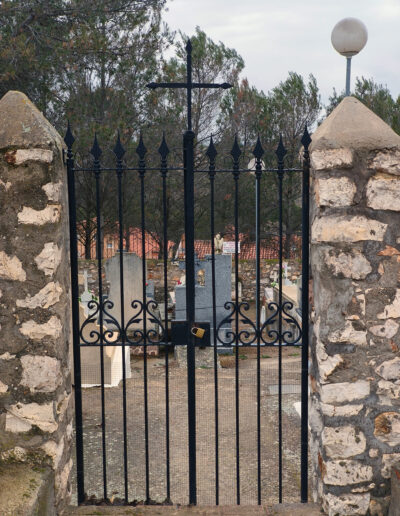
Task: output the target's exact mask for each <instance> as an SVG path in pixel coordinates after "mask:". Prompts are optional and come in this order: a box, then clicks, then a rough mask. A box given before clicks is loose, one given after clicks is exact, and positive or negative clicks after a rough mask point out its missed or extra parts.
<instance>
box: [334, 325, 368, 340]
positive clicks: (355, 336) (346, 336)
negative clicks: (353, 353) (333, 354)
mask: <svg viewBox="0 0 400 516" xmlns="http://www.w3.org/2000/svg"><path fill="white" fill-rule="evenodd" d="M328 339H329V340H330V341H331V342H342V343H344V342H346V343H349V344H354V345H355V346H366V345H367V332H366V331H365V330H356V329H355V328H354V326H353V323H352V321H346V323H345V327H344V328H343V329H341V330H336V331H334V332H333V333H331V334H330V335H329V336H328Z"/></svg>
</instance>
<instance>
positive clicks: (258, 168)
mask: <svg viewBox="0 0 400 516" xmlns="http://www.w3.org/2000/svg"><path fill="white" fill-rule="evenodd" d="M258 144H260V145H259V147H260V149H261V143H260V139H259V138H258V141H257V147H258ZM257 147H256V149H257ZM254 154H256V153H254ZM261 156H262V154H261V155H260V154H258V156H257V155H256V174H255V175H256V319H257V320H256V327H257V503H258V505H261V367H260V359H261V348H260V346H261V334H260V328H261V324H260V280H261V275H260V186H261V185H260V181H261V169H262V165H261Z"/></svg>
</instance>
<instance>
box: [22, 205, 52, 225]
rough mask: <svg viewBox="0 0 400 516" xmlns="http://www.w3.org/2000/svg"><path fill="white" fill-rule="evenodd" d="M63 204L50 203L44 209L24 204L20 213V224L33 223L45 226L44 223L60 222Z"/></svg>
mask: <svg viewBox="0 0 400 516" xmlns="http://www.w3.org/2000/svg"><path fill="white" fill-rule="evenodd" d="M60 215H61V206H60V205H59V204H49V205H48V206H46V208H44V209H43V210H34V209H33V208H30V207H29V206H24V207H23V208H22V211H21V212H19V213H18V222H19V223H20V224H32V225H33V226H43V225H44V224H54V223H56V222H59V220H60Z"/></svg>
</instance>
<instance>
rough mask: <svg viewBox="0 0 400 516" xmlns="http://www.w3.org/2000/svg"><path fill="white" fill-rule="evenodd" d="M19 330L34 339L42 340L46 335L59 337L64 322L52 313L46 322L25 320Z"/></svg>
mask: <svg viewBox="0 0 400 516" xmlns="http://www.w3.org/2000/svg"><path fill="white" fill-rule="evenodd" d="M19 331H20V332H21V333H22V335H25V336H26V337H28V338H29V339H32V340H42V339H44V338H45V337H53V338H58V337H59V336H60V335H61V331H62V324H61V321H60V319H59V318H58V317H56V316H55V315H52V316H51V317H50V319H49V320H48V321H47V323H44V324H38V323H36V322H35V321H25V322H24V323H23V324H21V327H20V330H19Z"/></svg>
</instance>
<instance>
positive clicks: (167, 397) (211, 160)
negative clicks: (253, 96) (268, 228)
mask: <svg viewBox="0 0 400 516" xmlns="http://www.w3.org/2000/svg"><path fill="white" fill-rule="evenodd" d="M187 56H188V57H187V59H188V63H187V64H188V67H187V70H188V72H187V73H188V75H187V82H186V83H184V84H172V85H171V84H155V83H152V84H150V85H149V87H151V88H157V87H174V88H178V87H184V88H186V89H187V93H188V122H189V123H188V130H187V131H186V133H185V134H184V136H183V163H182V165H181V166H178V167H169V166H168V162H167V158H168V154H169V149H168V146H167V143H166V141H165V138H163V140H162V143H161V146H160V148H159V150H158V152H159V154H160V158H161V159H160V164H159V166H157V167H150V166H148V165H147V164H146V152H147V150H146V148H145V145H144V143H143V139H142V137H140V141H139V145H138V147H137V149H136V152H137V154H138V157H139V160H138V165H137V166H128V164H127V163H126V162H125V160H124V155H125V150H124V148H123V146H122V144H121V141H120V137H119V135H118V138H117V142H116V145H115V148H114V154H115V167H112V168H110V167H108V168H105V167H102V165H101V162H100V159H101V155H102V151H101V149H100V146H99V144H98V142H97V138H96V137H95V139H94V144H93V147H92V150H91V154H92V156H93V162H92V164H91V165H90V166H88V167H83V166H77V164H76V163H75V160H74V153H73V150H72V149H73V143H74V137H73V135H72V132H71V129H70V127H69V126H68V130H67V133H66V136H65V143H66V145H67V149H68V150H67V160H66V162H67V170H68V189H69V215H70V235H71V280H72V298H73V303H72V315H73V351H74V354H73V355H74V385H75V412H76V451H77V453H76V466H77V498H78V503H83V502H84V501H85V499H87V495H86V494H85V493H86V492H87V493H88V495H89V496H90V494H91V487H89V488H88V487H86V488H85V483H84V480H85V474H84V472H85V468H86V467H87V466H88V464H87V463H88V462H89V464H90V461H92V460H94V457H93V456H90V457H86V463H85V464H84V450H85V447H86V445H87V443H86V442H85V435H84V423H83V410H82V391H83V390H82V367H81V353H82V352H83V350H84V349H87V348H91V349H96V350H98V359H99V375H100V381H99V382H98V383H99V387H98V388H96V389H97V390H96V392H97V394H96V395H98V396H99V399H100V407H101V421H100V424H99V434H100V440H101V446H100V449H101V450H99V453H100V457H99V465H98V467H99V468H100V469H101V477H102V497H103V498H104V499H112V496H111V494H112V493H110V491H109V488H108V485H109V483H110V472H109V468H108V465H109V460H110V457H109V455H110V454H109V452H108V449H107V443H106V440H107V435H108V434H107V432H108V431H109V430H108V427H107V417H106V396H107V393H106V388H105V357H106V354H107V349H109V348H117V349H118V350H119V353H120V358H121V362H122V380H121V383H120V387H118V389H119V392H120V394H121V397H122V418H121V419H122V420H121V425H122V442H121V443H120V446H121V448H122V469H123V474H122V476H123V482H122V484H123V496H122V499H123V501H124V502H125V503H129V502H132V497H131V494H130V489H129V486H130V482H132V481H133V482H134V481H135V479H133V480H132V479H131V478H129V470H130V468H131V465H130V462H129V450H128V448H129V439H130V435H131V433H134V432H136V430H135V428H131V427H130V428H128V419H129V407H128V405H129V403H128V402H127V396H128V397H129V394H130V393H129V388H130V387H129V381H128V380H129V379H128V378H127V364H126V362H127V360H128V358H127V357H128V355H127V350H128V354H129V350H130V349H131V347H132V346H136V347H137V346H142V347H143V348H142V349H143V415H144V427H143V439H144V479H143V480H144V486H145V487H144V500H143V501H144V503H152V502H153V500H152V496H151V487H152V486H151V483H152V478H151V477H152V475H151V457H150V455H151V445H150V442H149V431H150V430H151V425H152V421H151V417H150V411H151V399H149V394H148V360H149V357H148V348H149V346H157V347H158V348H159V349H161V348H163V349H165V353H164V360H165V362H164V371H165V374H164V377H165V379H164V403H165V407H164V408H165V419H164V426H163V432H162V435H160V439H161V440H163V442H164V444H163V453H165V458H164V460H165V471H163V472H162V474H163V475H165V500H166V502H167V503H169V502H171V501H172V502H175V500H174V496H173V493H172V489H171V482H173V480H174V478H173V472H171V453H172V452H173V450H172V449H171V440H170V437H171V415H170V407H171V400H172V398H171V392H170V382H171V379H172V377H173V376H172V375H173V374H174V373H173V371H172V372H171V363H170V358H169V352H168V351H169V350H170V349H172V347H173V342H172V341H171V323H170V320H169V318H168V308H169V306H168V305H169V303H168V264H169V243H168V242H169V241H168V225H167V218H168V217H167V210H168V206H167V178H168V174H171V173H175V172H176V173H179V172H181V173H183V187H184V227H185V239H184V246H185V252H184V258H185V269H186V321H185V323H184V332H185V338H184V344H187V348H186V349H187V450H188V456H187V459H188V467H187V470H186V469H185V471H187V477H188V478H187V480H188V502H189V503H190V504H196V503H202V500H201V499H200V500H199V499H198V496H197V491H198V482H199V478H198V469H199V465H198V463H197V459H198V457H199V453H200V452H199V443H198V435H197V431H196V428H197V427H196V424H197V423H198V422H196V416H197V417H199V414H198V412H197V411H196V374H197V371H198V370H196V353H195V349H196V347H197V346H199V344H200V345H201V341H200V340H199V339H198V338H197V337H196V336H195V333H196V332H195V331H194V329H195V328H196V327H197V326H199V324H198V322H199V321H197V322H196V310H195V298H196V295H195V290H196V274H195V258H196V257H195V247H194V245H195V240H194V227H195V219H194V205H195V191H194V177H195V174H201V173H203V174H207V177H208V185H209V186H208V187H209V200H210V205H209V210H210V211H209V217H210V245H211V253H210V262H211V276H212V320H211V321H210V325H211V327H212V329H213V331H212V332H211V342H210V345H211V349H212V350H213V374H212V376H211V377H210V381H212V382H213V397H214V400H213V402H214V403H213V406H214V417H213V432H212V433H213V448H214V452H213V454H214V466H213V470H214V471H213V477H212V479H213V484H214V487H215V489H214V494H213V503H215V504H216V505H218V504H220V503H221V499H222V498H223V496H222V494H223V493H222V492H221V490H222V487H221V486H222V484H224V475H225V474H224V472H223V471H222V469H223V468H222V466H223V464H224V460H225V458H224V455H223V454H221V449H220V448H221V447H220V438H221V420H220V411H221V404H222V402H223V401H221V393H220V376H221V374H222V373H221V371H220V369H219V368H218V352H219V348H220V347H224V348H226V349H229V348H230V349H233V351H234V353H233V357H234V358H233V360H234V378H232V381H233V384H234V386H233V391H234V418H233V419H232V422H233V423H234V428H232V434H233V435H234V443H235V444H234V448H235V449H234V464H235V466H234V470H235V471H234V483H235V486H234V492H235V498H236V499H235V502H236V503H237V504H240V503H241V492H242V485H241V482H242V480H243V473H242V463H241V459H243V453H241V446H242V441H243V440H245V439H246V438H247V437H248V436H246V435H243V433H241V431H240V425H241V405H240V401H241V384H240V382H241V377H240V353H241V350H243V349H251V348H252V349H255V350H256V371H255V373H256V382H255V405H256V406H255V420H256V424H255V439H256V448H255V457H254V459H255V465H254V469H255V477H254V479H255V482H256V489H255V498H254V503H258V504H261V503H264V501H265V496H266V495H265V492H264V491H265V488H264V487H263V475H264V476H265V475H267V476H268V474H269V472H268V471H263V458H262V455H263V452H262V446H263V441H264V440H265V439H266V438H267V437H268V436H267V435H265V434H263V422H262V418H263V416H262V410H263V409H262V403H263V402H262V391H263V388H264V387H263V385H262V374H261V359H262V354H261V353H262V351H263V350H265V349H270V348H277V350H278V352H277V355H278V356H277V359H278V363H277V376H278V385H277V389H278V390H277V396H278V407H277V416H278V421H277V426H278V443H277V448H278V457H277V474H278V479H277V491H278V492H277V493H274V494H276V498H277V501H279V502H282V500H283V498H284V492H283V472H284V471H283V470H284V468H283V454H284V443H283V430H284V429H283V425H284V423H283V419H282V416H283V405H282V399H283V388H282V385H283V384H282V360H283V359H282V350H283V349H284V348H285V347H293V348H299V349H301V432H300V460H299V465H298V469H299V472H300V476H301V482H300V486H299V487H300V500H301V501H302V502H306V501H307V491H308V485H307V465H308V461H307V455H308V413H307V401H308V316H309V314H308V278H309V271H308V268H309V168H310V165H309V153H308V147H309V144H310V143H311V138H310V136H309V134H308V131H307V128H305V130H304V135H303V138H302V144H303V147H304V156H303V167H302V168H299V169H286V168H285V165H284V158H285V154H286V149H285V147H284V145H283V142H282V139H281V140H280V141H279V145H278V147H277V149H276V157H277V166H276V168H265V167H264V166H263V162H262V157H263V154H264V151H263V148H262V145H261V142H260V139H258V140H257V142H256V145H255V147H254V151H253V155H254V158H255V167H254V168H253V169H251V170H250V169H246V168H240V156H241V150H240V147H239V143H238V140H237V138H235V140H234V144H233V147H232V150H231V159H232V166H231V167H228V168H223V169H217V168H216V159H217V150H216V148H215V146H214V142H213V139H212V137H211V139H210V144H209V146H208V149H207V150H206V156H207V159H208V167H207V168H206V169H204V170H198V169H195V166H194V157H195V153H194V140H195V134H194V133H193V132H192V128H191V91H192V88H200V87H213V88H214V87H221V88H228V87H230V85H229V84H222V85H214V84H213V85H206V84H196V83H192V79H191V45H190V42H189V43H188V45H187ZM157 172H158V173H160V181H161V191H162V194H161V205H160V210H161V212H162V218H163V221H164V223H163V246H162V249H163V259H162V268H163V273H162V278H163V283H164V288H163V299H162V302H157V301H156V300H154V299H153V300H152V299H149V298H148V293H147V290H146V260H145V257H146V238H147V233H146V201H145V184H146V178H147V177H148V175H149V174H155V173H157ZM82 173H89V174H91V175H92V176H93V180H94V184H95V196H96V199H95V200H96V217H95V221H94V224H95V226H96V258H97V262H96V265H97V278H98V279H97V281H98V285H97V286H98V292H99V296H98V299H93V300H91V301H89V303H88V309H89V315H88V317H87V318H86V320H84V321H82V320H80V314H79V311H80V308H79V287H78V230H77V227H78V224H79V220H78V221H77V213H76V192H75V183H76V177H77V176H78V175H79V174H82ZM113 173H114V174H115V176H114V175H113V177H115V180H116V190H115V193H116V201H117V204H118V210H117V212H118V222H117V224H116V227H117V232H118V244H119V250H120V251H119V281H120V289H119V291H120V299H119V300H116V299H107V298H106V297H104V295H103V294H104V293H105V285H104V281H103V265H104V263H103V262H104V261H105V259H104V242H103V235H102V230H101V228H102V214H101V202H100V187H101V182H102V181H104V177H107V181H110V177H111V175H112V174H113ZM126 174H137V177H138V178H139V185H140V190H139V197H140V204H139V206H140V209H139V213H140V215H139V225H140V246H141V255H142V258H143V260H142V295H141V299H135V300H133V301H132V302H131V307H132V309H134V310H136V312H135V314H134V315H133V316H130V317H129V319H128V320H126V315H125V313H124V302H125V299H124V298H125V297H126V296H127V295H128V294H127V293H129V289H130V286H129V285H128V284H126V283H125V282H124V253H123V251H122V250H123V249H124V243H125V235H124V233H123V228H124V220H123V217H124V213H123V202H122V196H123V183H122V181H123V176H124V175H126ZM245 174H252V175H254V183H255V273H256V279H255V320H252V319H251V318H250V317H249V316H248V315H247V314H246V312H247V311H248V309H249V304H248V303H247V302H246V301H240V299H239V255H240V253H239V240H240V228H239V216H238V213H239V189H240V178H241V177H243V176H244V175H245ZM289 174H301V175H302V203H301V204H302V233H301V249H302V254H301V260H302V276H301V278H302V280H301V289H302V290H301V315H300V317H299V320H297V319H296V318H295V317H294V316H293V313H292V312H291V311H292V310H293V303H292V302H290V301H284V299H283V289H282V287H283V259H284V250H283V249H284V238H285V237H284V233H283V206H284V198H283V180H284V177H285V176H286V175H289ZM219 175H224V176H226V178H229V177H231V178H233V230H232V233H233V236H234V242H235V244H234V253H233V265H234V294H235V295H234V301H229V300H228V301H227V302H226V303H225V310H226V316H225V317H224V319H223V320H222V321H220V322H219V323H218V322H217V313H216V268H215V262H216V253H217V250H216V248H215V236H216V231H215V179H216V177H217V176H219ZM266 175H270V176H271V177H275V178H276V182H277V194H278V224H277V226H278V227H277V229H278V234H277V243H278V260H277V263H278V278H277V293H278V297H277V300H276V301H270V302H269V303H268V305H267V306H266V309H267V317H266V319H265V320H264V321H262V320H261V308H262V295H261V286H262V285H261V261H262V259H261V229H260V228H261V221H260V211H261V210H260V202H261V201H260V199H261V179H262V177H265V176H266ZM117 301H118V303H120V312H119V317H116V315H115V311H114V312H113V309H114V304H115V303H116V302H117ZM159 305H163V310H164V316H163V317H162V316H160V315H157V314H159V312H157V309H158V308H159ZM223 327H225V331H224V332H222V331H221V330H222V328H223ZM226 327H228V331H226ZM155 328H156V329H155ZM87 330H89V332H88V331H87ZM265 410H267V411H268V407H266V409H265ZM129 424H130V423H129ZM185 432H186V429H185ZM185 443H186V441H185ZM185 445H186V444H185ZM252 459H253V457H252ZM244 461H245V462H246V463H247V462H251V460H249V458H248V457H246V458H245V459H244ZM209 467H210V468H211V466H209ZM246 467H247V466H246ZM96 469H98V468H97V467H96ZM246 471H247V470H246ZM160 475H161V471H160ZM86 486H87V484H86ZM247 502H248V501H247ZM222 503H224V502H223V500H222Z"/></svg>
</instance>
